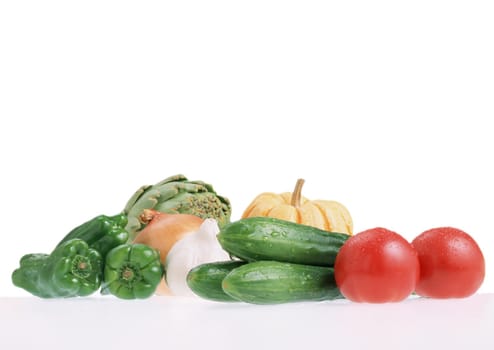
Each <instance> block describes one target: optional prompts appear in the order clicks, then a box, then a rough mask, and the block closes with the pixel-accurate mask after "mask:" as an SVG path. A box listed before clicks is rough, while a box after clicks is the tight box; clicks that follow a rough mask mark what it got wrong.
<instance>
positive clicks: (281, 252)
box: [218, 217, 350, 266]
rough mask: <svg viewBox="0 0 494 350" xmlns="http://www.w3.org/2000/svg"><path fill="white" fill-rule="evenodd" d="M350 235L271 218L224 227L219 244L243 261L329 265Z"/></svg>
mask: <svg viewBox="0 0 494 350" xmlns="http://www.w3.org/2000/svg"><path fill="white" fill-rule="evenodd" d="M349 237H350V236H349V235H347V234H343V233H334V232H327V231H324V230H320V229H318V228H315V227H312V226H307V225H302V224H297V223H294V222H291V221H286V220H280V219H276V218H270V217H252V218H246V219H240V220H238V221H235V222H232V223H230V224H228V225H226V226H225V227H223V228H222V229H221V231H220V233H219V234H218V241H219V242H220V244H221V246H222V247H223V249H225V250H226V251H227V252H229V253H230V254H231V255H233V256H236V257H238V258H240V259H243V260H246V261H256V260H277V261H284V262H291V263H299V264H307V265H320V266H332V265H333V264H334V261H335V258H336V254H337V253H338V251H339V250H340V248H341V246H342V245H343V243H345V242H346V240H347V239H348V238H349Z"/></svg>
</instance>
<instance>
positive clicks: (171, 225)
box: [133, 209, 204, 264]
mask: <svg viewBox="0 0 494 350" xmlns="http://www.w3.org/2000/svg"><path fill="white" fill-rule="evenodd" d="M141 220H142V221H143V222H146V223H147V224H146V227H145V228H144V229H143V230H142V231H140V232H139V234H138V235H137V236H136V238H135V239H134V241H133V243H142V244H146V245H148V246H150V247H153V248H155V249H157V250H158V251H159V253H160V259H161V263H162V264H165V260H166V257H167V256H168V252H169V251H170V249H171V248H172V247H173V245H174V244H175V243H177V242H178V241H179V240H180V239H182V238H183V237H185V236H186V235H188V234H190V233H195V232H197V230H199V227H201V225H202V223H203V222H204V219H201V218H200V217H198V216H195V215H189V214H166V213H161V212H158V211H156V210H151V209H146V210H144V211H143V214H142V215H141Z"/></svg>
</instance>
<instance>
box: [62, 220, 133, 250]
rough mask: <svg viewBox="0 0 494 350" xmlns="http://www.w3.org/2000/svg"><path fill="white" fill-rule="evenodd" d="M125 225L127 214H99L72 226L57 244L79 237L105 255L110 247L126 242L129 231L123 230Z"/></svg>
mask: <svg viewBox="0 0 494 350" xmlns="http://www.w3.org/2000/svg"><path fill="white" fill-rule="evenodd" d="M126 225H127V216H126V215H125V214H118V215H114V216H106V215H99V216H96V217H94V218H93V219H91V220H89V221H87V222H85V223H83V224H82V225H79V226H77V227H76V228H74V229H73V230H72V231H70V232H69V233H68V234H67V235H66V236H65V237H64V238H63V239H62V240H61V241H60V243H58V245H59V246H60V245H61V244H63V243H65V242H67V241H69V240H71V239H74V238H79V239H82V240H84V241H85V242H86V243H87V244H89V247H91V248H93V249H96V250H97V251H98V252H100V254H101V255H102V256H103V257H105V256H106V254H107V253H108V252H109V251H110V250H111V249H113V248H115V247H116V246H119V245H121V244H124V243H126V242H127V240H128V239H129V233H128V232H127V231H126V230H125V226H126Z"/></svg>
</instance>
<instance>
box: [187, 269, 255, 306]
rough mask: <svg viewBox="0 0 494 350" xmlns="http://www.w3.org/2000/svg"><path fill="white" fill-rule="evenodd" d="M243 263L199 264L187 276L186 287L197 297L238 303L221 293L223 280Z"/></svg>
mask: <svg viewBox="0 0 494 350" xmlns="http://www.w3.org/2000/svg"><path fill="white" fill-rule="evenodd" d="M245 264H246V262H245V261H240V260H230V261H218V262H212V263H206V264H201V265H199V266H196V267H194V268H193V269H192V270H190V271H189V273H188V274H187V285H188V286H189V288H190V289H191V290H192V291H193V292H194V293H195V294H197V295H198V296H200V297H202V298H204V299H208V300H214V301H225V302H231V301H238V300H237V299H234V298H232V297H231V296H229V295H228V294H226V293H225V292H224V291H223V287H222V286H221V284H222V282H223V279H224V278H225V277H226V275H227V274H228V273H230V272H231V271H232V270H233V269H235V268H237V267H240V266H242V265H245Z"/></svg>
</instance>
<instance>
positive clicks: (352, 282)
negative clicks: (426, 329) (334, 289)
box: [334, 227, 420, 303]
mask: <svg viewBox="0 0 494 350" xmlns="http://www.w3.org/2000/svg"><path fill="white" fill-rule="evenodd" d="M419 271H420V267H419V260H418V257H417V252H416V251H415V249H413V246H412V245H411V244H410V243H409V242H408V241H407V240H405V239H404V238H403V237H402V236H400V235H399V234H397V233H396V232H393V231H390V230H387V229H385V228H381V227H377V228H373V229H370V230H366V231H363V232H360V233H358V234H356V235H354V236H352V237H350V238H349V239H348V240H347V241H346V242H345V244H344V245H343V246H342V247H341V249H340V251H339V252H338V255H337V256H336V261H335V265H334V272H335V279H336V284H337V285H338V288H339V289H340V291H341V293H342V294H343V295H344V296H345V298H347V299H350V300H352V301H356V302H368V303H385V302H396V301H401V300H403V299H405V298H407V297H408V296H409V295H410V294H411V293H412V292H413V291H414V289H415V285H416V283H417V281H418V279H419Z"/></svg>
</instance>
